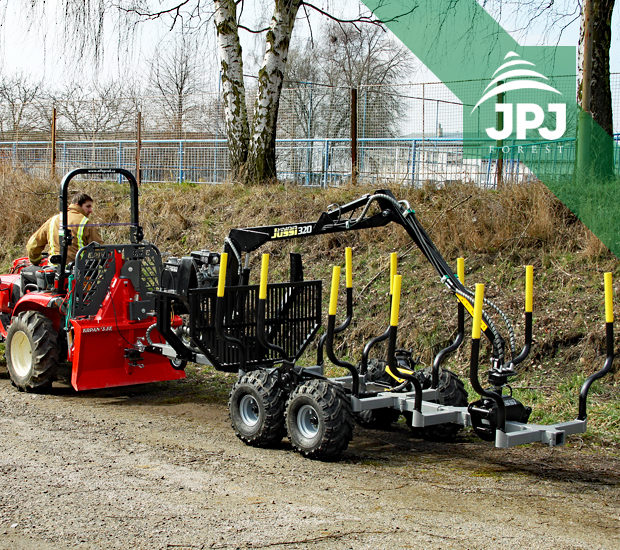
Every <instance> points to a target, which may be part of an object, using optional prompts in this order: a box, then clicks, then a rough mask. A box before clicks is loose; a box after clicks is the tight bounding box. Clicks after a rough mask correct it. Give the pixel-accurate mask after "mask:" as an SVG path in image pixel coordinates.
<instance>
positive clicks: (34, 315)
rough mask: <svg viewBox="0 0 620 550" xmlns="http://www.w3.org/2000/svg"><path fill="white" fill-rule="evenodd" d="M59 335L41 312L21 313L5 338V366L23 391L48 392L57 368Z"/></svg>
mask: <svg viewBox="0 0 620 550" xmlns="http://www.w3.org/2000/svg"><path fill="white" fill-rule="evenodd" d="M58 355H59V352H58V333H57V332H56V331H55V330H54V326H53V324H52V321H51V319H49V318H48V317H46V316H45V315H43V314H42V313H40V312H38V311H25V312H22V313H19V314H18V315H17V316H16V317H15V318H14V319H13V322H12V323H11V325H10V326H9V330H8V331H7V335H6V364H7V368H8V370H9V375H10V377H11V381H12V382H13V384H14V385H15V386H16V387H17V388H18V389H19V390H21V391H45V390H48V389H49V388H50V387H51V386H52V382H53V380H54V378H55V376H56V370H57V368H58V361H59V358H58Z"/></svg>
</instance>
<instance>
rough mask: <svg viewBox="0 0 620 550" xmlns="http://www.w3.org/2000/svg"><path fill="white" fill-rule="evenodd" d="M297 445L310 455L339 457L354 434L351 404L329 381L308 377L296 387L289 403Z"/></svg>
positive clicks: (288, 420)
mask: <svg viewBox="0 0 620 550" xmlns="http://www.w3.org/2000/svg"><path fill="white" fill-rule="evenodd" d="M286 428H287V431H288V436H289V439H290V441H291V444H292V445H293V447H294V448H295V449H296V450H297V451H299V452H300V453H301V454H303V455H304V456H306V457H308V458H316V459H320V460H336V459H337V458H338V457H339V456H340V455H341V454H342V452H343V451H344V450H345V449H346V448H347V446H348V445H349V441H351V438H352V437H353V414H352V412H351V403H350V401H349V399H348V398H347V396H346V394H345V393H344V390H343V389H342V388H340V387H338V386H336V385H335V384H331V383H329V382H328V381H326V380H318V379H315V380H308V381H306V382H304V383H303V384H300V385H299V386H297V388H295V389H294V390H293V392H292V393H291V396H290V398H289V400H288V403H287V406H286Z"/></svg>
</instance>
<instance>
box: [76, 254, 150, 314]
mask: <svg viewBox="0 0 620 550" xmlns="http://www.w3.org/2000/svg"><path fill="white" fill-rule="evenodd" d="M117 250H118V251H119V252H120V253H121V254H122V257H123V260H124V261H128V260H134V261H139V262H140V267H141V269H140V275H139V280H136V281H135V282H134V286H137V287H139V288H136V291H137V292H139V293H140V295H141V297H142V299H146V298H147V295H148V294H150V293H152V292H153V291H155V290H157V289H158V288H159V276H160V273H161V256H160V254H159V251H158V250H157V248H156V247H154V246H153V245H150V244H123V245H99V244H95V243H91V244H89V245H88V246H85V247H83V248H81V249H80V250H79V251H78V254H77V256H76V258H75V271H74V273H75V294H74V297H73V308H72V312H71V316H72V317H80V316H90V315H95V314H96V313H97V311H99V308H100V307H101V304H102V303H103V300H104V298H105V296H106V294H107V292H108V289H109V288H110V283H111V281H112V278H113V277H114V273H115V271H116V260H115V256H114V252H115V251H117Z"/></svg>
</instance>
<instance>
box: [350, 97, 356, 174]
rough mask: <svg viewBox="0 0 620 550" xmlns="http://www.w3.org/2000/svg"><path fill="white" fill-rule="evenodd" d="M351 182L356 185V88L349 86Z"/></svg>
mask: <svg viewBox="0 0 620 550" xmlns="http://www.w3.org/2000/svg"><path fill="white" fill-rule="evenodd" d="M351 184H353V185H357V88H351Z"/></svg>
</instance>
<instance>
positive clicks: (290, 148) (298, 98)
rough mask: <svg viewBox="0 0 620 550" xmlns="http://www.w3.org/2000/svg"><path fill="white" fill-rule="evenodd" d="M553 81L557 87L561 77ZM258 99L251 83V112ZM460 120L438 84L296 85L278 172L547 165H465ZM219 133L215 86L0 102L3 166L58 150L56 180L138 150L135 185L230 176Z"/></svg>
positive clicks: (364, 175)
mask: <svg viewBox="0 0 620 550" xmlns="http://www.w3.org/2000/svg"><path fill="white" fill-rule="evenodd" d="M573 78H574V77H566V78H565V79H564V81H565V82H566V87H567V88H568V86H569V85H570V84H573V85H574V82H573V81H572V79H573ZM556 82H560V84H559V85H558V87H559V88H561V87H562V82H563V80H562V78H559V79H558V78H556ZM470 85H471V86H472V87H475V88H476V89H479V88H480V82H476V81H472V82H470V83H467V82H464V83H459V86H460V87H461V88H463V87H465V86H470ZM611 88H612V101H613V113H614V128H616V131H618V129H620V74H618V73H615V74H612V75H611ZM534 93H535V92H534ZM254 97H255V93H254V90H253V89H251V88H249V91H248V97H247V104H248V112H249V113H250V114H251V112H252V105H253V103H254ZM533 97H534V96H533ZM472 107H473V106H472ZM138 113H140V117H139V119H138ZM352 113H353V114H354V116H352ZM138 120H140V128H139V131H138ZM462 121H463V105H462V103H460V102H459V100H458V98H457V97H456V96H455V95H454V94H452V92H450V90H449V89H448V88H447V87H446V86H445V85H444V84H443V83H440V82H434V83H414V84H402V85H390V86H360V87H359V88H358V89H357V93H356V97H355V98H354V97H353V94H352V91H351V89H350V88H338V87H330V86H325V85H322V84H318V83H312V82H308V83H295V86H294V87H285V88H284V89H283V90H282V96H281V100H280V110H279V113H278V126H277V141H276V154H277V169H278V174H279V177H280V178H281V179H286V180H292V181H296V182H298V183H299V184H302V185H308V186H331V185H339V184H342V183H344V182H347V181H349V180H350V179H351V170H352V148H353V147H354V146H356V147H357V180H358V181H360V182H367V183H372V184H383V183H397V184H401V185H414V186H417V185H421V184H423V183H424V182H434V183H442V182H449V181H464V182H471V183H474V184H476V185H480V186H484V187H494V186H496V185H497V180H498V177H499V178H500V179H501V180H502V181H515V182H525V181H529V180H530V179H532V178H533V175H532V173H531V172H530V170H528V169H527V168H526V166H525V165H526V164H527V165H528V166H530V167H531V166H532V163H534V164H536V162H542V158H543V157H541V156H540V155H541V152H540V151H537V150H536V148H535V147H534V148H531V147H530V148H525V149H523V147H522V146H516V145H512V144H504V146H503V147H502V148H495V149H493V148H491V149H489V148H488V147H487V150H486V151H485V150H480V152H479V154H478V155H477V156H478V158H477V159H471V158H465V157H464V155H463V122H462ZM352 127H353V128H354V129H356V136H357V139H356V140H352V138H351V134H352ZM52 135H55V139H54V140H53V139H52V138H51V136H52ZM225 137H226V136H225V125H224V109H223V103H222V99H221V94H220V93H219V91H217V90H215V91H208V92H204V93H202V94H194V95H191V96H180V97H170V96H167V97H155V96H153V97H135V98H119V97H116V96H115V95H114V94H109V95H107V96H102V97H99V98H96V99H95V98H90V99H75V100H69V99H66V98H65V99H63V100H55V101H52V100H44V99H33V100H32V101H30V102H28V103H21V104H20V103H19V102H16V103H14V104H13V103H6V102H3V103H2V104H1V105H0V163H4V164H9V165H11V166H14V167H19V168H21V169H24V170H27V171H29V172H32V173H37V174H41V175H46V174H49V173H50V170H51V169H52V154H53V153H54V155H55V167H54V168H55V170H56V172H57V173H60V174H62V173H65V172H66V171H68V170H71V169H73V168H77V167H87V166H88V167H109V166H119V167H124V168H127V169H129V170H135V168H136V160H137V159H136V151H137V148H138V147H139V148H140V159H139V160H140V168H141V181H142V182H166V181H172V182H196V183H220V182H223V181H226V179H227V177H228V176H229V162H228V150H227V147H226V139H225ZM617 140H618V135H616V141H617ZM354 142H355V145H354ZM536 155H539V157H540V159H539V158H538V157H537V156H536ZM468 156H471V155H468ZM616 156H618V151H617V148H616ZM545 158H546V160H545V162H547V163H548V162H553V163H556V164H557V166H567V167H568V166H570V163H571V162H573V161H574V144H572V145H571V144H570V143H561V144H560V147H558V148H557V151H556V152H554V154H553V157H552V158H551V157H549V156H548V155H547V157H545ZM550 159H551V160H550ZM498 161H499V162H498ZM562 163H563V164H562ZM498 164H499V167H498ZM619 166H620V158H616V167H619Z"/></svg>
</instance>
